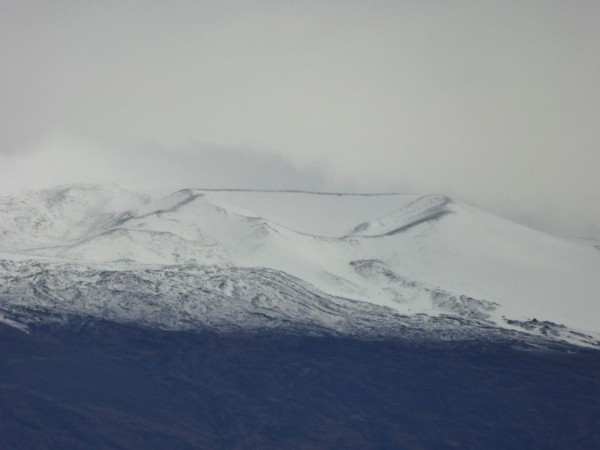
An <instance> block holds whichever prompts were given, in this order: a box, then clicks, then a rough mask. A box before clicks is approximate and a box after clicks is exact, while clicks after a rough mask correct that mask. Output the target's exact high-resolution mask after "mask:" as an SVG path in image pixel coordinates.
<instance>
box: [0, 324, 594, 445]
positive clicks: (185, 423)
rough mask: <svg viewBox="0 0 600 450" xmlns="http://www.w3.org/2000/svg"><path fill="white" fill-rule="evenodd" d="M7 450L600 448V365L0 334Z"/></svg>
mask: <svg viewBox="0 0 600 450" xmlns="http://www.w3.org/2000/svg"><path fill="white" fill-rule="evenodd" d="M0 349H1V353H0V354H1V355H2V358H1V359H0V448H7V449H31V448H36V449H70V448H78V449H79V448H90V449H103V448H106V449H108V448H111V449H115V448H123V449H125V448H127V449H131V448H143V449H165V448H169V449H192V448H211V449H221V448H222V449H250V448H260V449H281V448H290V449H314V448H332V449H392V448H414V449H443V448H460V449H482V448H487V449H502V450H504V449H508V448H539V449H553V448H556V449H558V448H561V449H562V448H579V449H587V448H589V449H594V448H600V401H599V400H598V399H600V352H598V351H588V350H582V349H576V348H573V349H572V351H564V350H561V351H543V352H541V351H538V352H535V351H531V350H529V351H525V350H519V349H514V348H512V347H510V346H509V345H507V344H500V343H492V342H487V343H482V342H481V341H471V342H465V341H463V342H439V341H437V342H433V341H430V342H427V341H421V342H420V343H416V342H408V341H402V340H398V339H385V340H383V339H382V340H360V339H351V338H342V337H327V336H318V337H317V336H312V337H310V336H293V335H286V334H281V333H276V332H262V333H243V334H231V333H230V334H217V333H200V334H195V333H190V332H170V331H159V330H156V329H148V328H141V327H134V326H127V325H119V324H114V323H111V322H102V321H97V320H84V319H80V320H78V321H75V322H71V323H70V324H68V325H44V326H41V327H40V328H38V329H35V330H33V332H32V333H31V334H25V333H22V332H20V331H18V330H15V329H11V328H7V327H5V326H2V325H0Z"/></svg>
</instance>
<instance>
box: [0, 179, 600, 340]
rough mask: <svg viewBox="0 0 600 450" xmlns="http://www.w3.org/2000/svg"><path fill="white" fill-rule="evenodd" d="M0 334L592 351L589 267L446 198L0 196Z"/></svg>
mask: <svg viewBox="0 0 600 450" xmlns="http://www.w3.org/2000/svg"><path fill="white" fill-rule="evenodd" d="M0 258H1V260H0V281H1V282H0V286H2V288H1V289H2V290H1V292H0V320H2V321H4V322H6V323H8V324H12V325H14V326H18V327H21V328H23V329H27V327H29V326H30V325H31V324H32V323H37V322H39V321H42V322H44V321H61V320H67V318H71V317H74V316H75V317H77V316H86V317H87V316H91V317H96V318H101V319H108V320H111V321H116V322H121V323H140V324H144V325H148V326H153V327H159V328H163V329H177V330H179V329H181V330H196V329H206V328H210V329H217V330H228V329H252V330H253V329H263V328H276V329H280V330H288V331H290V332H302V333H304V332H310V333H313V334H314V333H317V334H318V333H342V334H351V335H354V334H356V335H361V336H381V335H397V336H406V337H410V338H417V337H427V338H428V339H436V338H439V339H461V338H465V339H467V338H472V337H474V336H477V337H482V336H483V337H485V338H486V339H487V338H489V339H496V338H499V339H500V338H501V339H511V340H515V341H518V340H520V341H523V342H525V341H527V342H531V343H534V344H544V343H570V344H576V345H583V346H592V347H597V346H600V341H599V340H598V338H599V336H600V305H599V303H598V293H599V292H600V277H599V276H598V274H599V273H600V253H599V252H598V251H597V249H596V248H594V247H593V246H588V245H584V244H583V243H580V242H575V241H573V240H568V239H563V238H558V237H554V236H550V235H547V234H544V233H542V232H539V231H536V230H533V229H530V228H528V227H525V226H522V225H520V224H517V223H514V222H511V221H508V220H505V219H503V218H501V217H497V216H494V215H492V214H489V213H487V212H484V211H482V210H478V209H476V208H473V207H470V206H468V205H465V204H462V203H460V202H456V201H453V200H452V199H450V198H448V197H445V196H419V195H412V194H411V195H405V194H379V195H378V194H333V193H313V192H295V191H246V190H203V189H185V190H181V191H178V192H175V193H173V194H171V195H168V196H166V197H163V198H152V196H150V195H147V194H145V193H139V192H134V191H131V190H127V189H124V188H121V187H118V186H69V187H61V188H56V189H48V190H41V191H35V192H29V193H26V194H23V195H19V196H3V197H0Z"/></svg>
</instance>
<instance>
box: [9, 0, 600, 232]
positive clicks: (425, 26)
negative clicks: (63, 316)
mask: <svg viewBox="0 0 600 450" xmlns="http://www.w3.org/2000/svg"><path fill="white" fill-rule="evenodd" d="M599 19H600V2H598V1H595V0H594V1H576V0H571V1H552V0H543V1H533V0H532V1H522V0H521V1H514V2H513V1H509V0H502V1H481V0H479V1H455V2H448V1H441V0H440V1H420V0H419V1H417V0H415V1H400V0H397V1H374V0H370V1H354V0H345V1H325V0H321V1H308V0H304V1H296V2H285V1H252V2H250V1H237V2H230V1H214V2H201V1H190V2H177V1H173V2H164V1H114V2H110V1H102V2H85V1H50V0H47V1H39V2H36V1H27V0H19V1H4V0H0V58H1V61H2V70H0V131H1V133H0V190H3V191H10V190H14V189H17V188H23V187H39V186H45V185H51V184H57V183H67V182H78V181H93V182H120V183H123V184H129V185H147V186H151V187H173V188H180V187H182V186H196V187H258V188H301V189H330V190H352V191H361V190H362V191H406V192H423V193H433V192H435V193H446V194H449V195H451V196H454V197H455V198H457V199H460V200H463V201H466V202H468V203H472V204H475V205H477V206H482V207H484V208H485V209H488V210H491V211H494V212H497V213H499V214H503V215H506V216H509V217H511V218H514V219H517V220H520V221H522V222H525V223H528V224H530V225H533V226H536V227H538V228H543V229H546V230H550V231H553V232H558V233H566V234H576V235H596V236H599V237H600V194H599V193H600V181H599V179H600V178H599V174H600V145H599V144H600V89H599V83H598V80H600V56H599V55H600V52H599V49H600V27H599V26H598V20H599Z"/></svg>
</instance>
